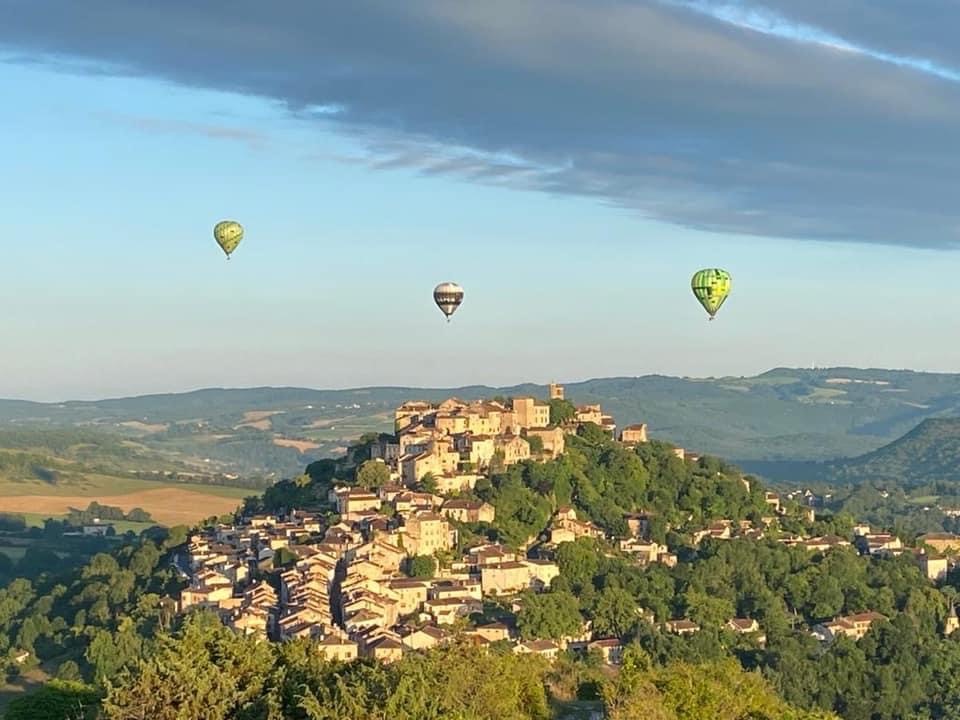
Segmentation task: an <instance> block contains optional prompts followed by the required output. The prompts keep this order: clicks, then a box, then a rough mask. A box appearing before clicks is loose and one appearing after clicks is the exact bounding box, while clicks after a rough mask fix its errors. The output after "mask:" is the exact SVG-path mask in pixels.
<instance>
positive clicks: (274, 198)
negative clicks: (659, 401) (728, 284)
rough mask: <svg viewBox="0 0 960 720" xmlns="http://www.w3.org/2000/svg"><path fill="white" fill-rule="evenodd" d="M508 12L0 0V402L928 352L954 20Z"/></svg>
mask: <svg viewBox="0 0 960 720" xmlns="http://www.w3.org/2000/svg"><path fill="white" fill-rule="evenodd" d="M542 2H543V0H516V1H515V2H511V3H506V2H503V3H501V2H499V0H491V2H489V3H486V4H484V5H483V6H482V8H481V6H474V7H472V8H470V9H467V8H465V7H459V6H457V5H456V4H449V3H442V2H430V1H429V0H411V2H410V4H409V5H408V6H407V10H406V11H405V12H403V13H397V14H396V15H394V14H392V11H389V10H388V9H387V8H388V7H389V6H388V5H385V4H383V3H382V2H375V1H374V0H362V1H359V2H357V3H356V4H355V5H352V6H351V11H341V10H334V9H328V10H327V11H326V13H327V14H326V15H323V14H322V13H320V11H318V10H316V8H317V7H318V5H319V4H313V3H307V2H305V0H304V2H300V1H299V0H297V1H294V0H291V1H290V2H289V4H288V6H287V9H288V11H289V12H287V13H285V14H273V15H264V14H262V13H263V12H264V11H263V9H262V8H263V7H265V6H262V4H256V3H252V2H251V3H246V2H240V3H236V4H233V5H231V7H235V8H236V11H235V12H236V15H234V16H230V17H231V19H228V20H226V21H223V23H222V27H219V29H218V32H217V34H216V37H214V38H212V39H210V40H209V42H208V41H207V38H205V37H204V36H203V33H204V32H205V28H206V27H207V26H206V25H205V23H212V22H214V20H215V18H213V16H212V15H211V16H210V17H207V16H205V15H204V14H203V12H204V11H202V10H198V9H196V8H195V7H194V6H193V5H191V4H187V3H181V2H170V3H163V4H159V3H158V4H157V5H156V6H155V7H152V8H151V6H150V5H149V4H143V3H133V2H124V1H121V0H95V2H91V3H90V4H89V5H85V6H84V8H85V10H87V11H88V12H87V14H85V15H83V16H82V17H71V14H70V13H71V11H72V8H73V7H75V6H72V5H67V4H64V5H63V7H62V8H60V11H59V12H54V11H55V10H56V6H58V5H59V3H58V2H56V0H43V2H37V3H35V4H23V3H15V2H13V0H0V15H2V16H3V17H5V18H8V19H9V18H12V22H9V23H5V24H4V26H3V28H0V58H2V62H0V86H2V87H4V88H5V89H6V92H5V96H4V97H5V100H4V112H3V113H0V138H3V139H2V140H0V154H2V156H3V158H4V167H5V169H6V171H7V172H5V173H4V179H3V181H2V182H3V188H2V190H3V197H4V200H5V202H4V203H3V206H4V210H3V216H2V217H3V222H2V225H3V230H4V233H3V235H4V238H5V240H4V241H3V246H4V258H5V262H4V263H2V264H0V302H2V303H3V306H4V307H5V308H7V311H6V312H5V313H4V321H3V327H4V337H5V338H6V340H7V347H6V351H5V352H4V353H2V355H0V396H4V397H20V398H30V399H43V400H54V399H65V398H96V397H103V396H116V395H127V394H137V393H144V392H157V391H177V390H185V389H192V388H196V387H204V386H233V387H235V386H253V385H304V386H312V387H349V386H359V385H373V384H411V385H431V386H436V385H446V386H450V385H459V384H472V383H490V384H511V383H515V382H522V381H527V380H530V381H538V382H545V381H549V380H552V379H556V380H560V381H574V380H579V379H586V378H589V377H601V376H609V375H641V374H646V373H653V372H658V373H667V374H675V375H697V376H710V375H726V374H736V375H739V374H752V373H754V372H759V371H763V370H765V369H768V368H770V367H773V366H779V365H789V366H798V365H802V366H806V365H810V364H811V363H816V364H818V365H820V366H824V365H832V364H847V365H857V366H873V367H879V366H882V367H911V368H916V369H932V370H943V371H952V370H956V369H957V368H958V367H960V344H958V342H957V341H956V340H955V338H954V333H953V332H952V330H951V328H952V326H953V323H954V315H955V311H954V309H953V307H952V305H951V303H950V302H949V299H950V295H949V281H950V278H951V276H952V275H954V274H955V273H954V271H953V270H952V267H953V266H954V264H955V263H957V262H960V258H958V257H957V254H956V252H955V251H954V249H955V247H956V245H957V242H958V240H960V208H958V206H957V203H956V202H955V200H954V197H955V194H956V177H957V174H958V172H957V171H958V170H960V162H958V161H957V159H956V151H955V149H954V150H953V151H952V152H951V151H950V150H949V148H951V147H953V148H956V147H960V131H958V130H957V128H958V127H960V124H958V122H957V121H958V120H960V83H958V82H957V79H958V78H960V74H957V70H956V68H960V57H957V55H958V51H957V50H956V48H955V47H954V46H953V43H952V42H951V41H950V39H949V35H948V33H946V32H944V31H942V30H940V28H941V27H943V26H948V25H949V19H950V16H949V14H950V13H953V16H954V19H956V20H958V21H960V17H956V16H957V12H956V10H951V8H950V7H949V5H946V4H944V3H943V2H940V1H939V0H929V1H928V0H923V1H922V2H919V5H921V6H926V7H925V9H926V10H927V12H920V13H916V15H917V16H919V17H920V18H921V20H917V19H916V17H915V16H913V17H914V20H913V22H910V23H906V22H902V23H900V24H899V25H898V24H897V22H896V20H897V17H896V15H897V9H898V8H900V9H902V10H903V12H904V13H907V12H909V10H910V8H913V9H914V10H916V8H917V4H916V3H914V4H913V5H910V6H908V5H906V4H901V3H899V2H891V3H890V4H889V6H888V7H887V12H885V13H883V14H882V15H878V14H877V13H873V14H871V9H870V6H869V4H866V5H861V6H860V7H858V6H857V5H858V3H857V2H856V1H855V0H837V5H836V6H833V7H834V8H835V9H834V11H833V12H832V13H829V12H828V13H823V14H817V13H816V12H811V10H810V8H809V7H808V6H807V5H804V4H802V3H799V2H790V1H789V0H771V1H770V2H767V3H765V4H756V5H751V4H746V3H736V2H727V3H711V2H706V1H702V2H701V1H698V2H640V1H637V2H627V1H626V0H600V1H599V2H596V3H589V2H586V1H584V2H580V1H579V0H559V1H558V2H557V3H555V4H553V5H550V6H549V10H548V8H547V6H546V5H543V4H542ZM211 5H216V3H211ZM344 7H347V6H346V5H344ZM161 8H162V9H161ZM921 9H924V8H921ZM44 13H47V14H46V15H44ZM155 13H159V14H155ZM317 13H320V14H317ZM545 13H546V14H545ZM856 13H860V17H861V18H862V21H860V22H856V23H854V22H851V17H852V16H853V15H855V14H856ZM936 13H940V20H939V21H936V18H931V17H930V16H931V14H936ZM50 17H57V18H58V21H49V18H50ZM106 17H109V18H110V19H111V20H110V22H109V23H106V22H104V20H103V18H106ZM906 17H907V16H906V15H904V16H903V17H902V18H901V20H903V19H905V18H906ZM98 18H99V20H98ZM58 22H59V23H61V24H62V28H60V29H58V28H57V27H56V26H57V23H58ZM125 23H126V24H127V25H126V26H125ZM171 28H172V29H173V32H171V31H170V29H171ZM324 33H328V34H329V37H328V36H327V35H325V34H324ZM201 41H202V42H201ZM231 42H232V43H236V44H237V47H238V48H242V50H238V51H237V53H236V54H231V52H230V51H229V50H230V46H231ZM838 48H840V49H838ZM318 108H319V109H318ZM331 109H333V111H332V110H331ZM951 141H953V145H951ZM951 181H952V185H951ZM225 217H232V218H236V219H237V220H240V221H241V222H242V223H243V224H244V225H245V227H246V230H247V236H246V239H245V240H244V243H243V244H242V245H241V247H240V249H239V250H238V251H237V253H236V254H235V256H234V259H233V260H231V261H230V262H229V263H227V262H226V261H225V260H224V259H223V256H222V254H221V253H220V251H219V249H218V248H217V247H216V246H215V245H214V243H213V240H212V237H211V228H212V225H213V224H214V223H215V222H216V221H217V220H219V219H222V218H225ZM715 265H716V266H721V267H725V268H727V269H729V270H730V271H731V272H732V274H733V276H734V292H733V294H732V296H731V298H730V300H729V301H728V303H727V305H726V306H725V307H724V308H723V310H722V311H721V313H720V316H719V317H718V320H717V321H716V322H714V323H710V324H708V323H707V322H706V321H705V317H704V314H703V311H702V310H701V309H700V308H699V307H698V306H697V304H696V302H695V301H694V299H693V297H692V295H691V293H690V289H689V278H690V275H691V274H692V273H693V271H694V270H696V269H698V268H699V267H706V266H715ZM448 279H449V280H454V281H456V282H459V283H461V284H462V285H463V286H464V287H465V289H466V293H467V297H466V301H465V303H464V305H463V306H462V308H461V309H460V311H459V312H458V313H457V315H456V316H455V318H454V321H453V322H452V323H451V324H450V325H447V324H446V323H444V322H443V318H442V316H441V315H440V313H439V311H438V310H437V309H436V308H435V307H434V306H433V304H432V301H431V297H430V292H431V290H432V288H433V286H434V285H435V284H436V283H437V282H440V281H442V280H448Z"/></svg>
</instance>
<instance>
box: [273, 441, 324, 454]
mask: <svg viewBox="0 0 960 720" xmlns="http://www.w3.org/2000/svg"><path fill="white" fill-rule="evenodd" d="M273 444H274V445H276V446H277V447H285V448H293V449H294V450H296V451H297V452H302V453H305V452H307V451H308V450H316V449H317V448H318V447H320V446H319V445H317V443H315V442H311V441H310V440H291V439H290V438H274V439H273Z"/></svg>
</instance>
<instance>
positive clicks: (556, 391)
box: [550, 383, 563, 400]
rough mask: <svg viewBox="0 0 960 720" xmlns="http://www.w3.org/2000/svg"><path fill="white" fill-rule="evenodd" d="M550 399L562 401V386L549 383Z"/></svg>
mask: <svg viewBox="0 0 960 720" xmlns="http://www.w3.org/2000/svg"><path fill="white" fill-rule="evenodd" d="M550 399H551V400H563V385H557V383H550Z"/></svg>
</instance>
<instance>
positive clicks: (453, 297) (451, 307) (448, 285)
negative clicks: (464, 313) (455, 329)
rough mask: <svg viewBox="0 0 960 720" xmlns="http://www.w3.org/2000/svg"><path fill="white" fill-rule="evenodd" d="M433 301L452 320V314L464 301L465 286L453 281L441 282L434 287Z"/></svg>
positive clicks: (448, 319)
mask: <svg viewBox="0 0 960 720" xmlns="http://www.w3.org/2000/svg"><path fill="white" fill-rule="evenodd" d="M433 301H434V302H435V303H436V304H437V307H438V308H440V312H442V313H443V314H444V315H446V316H447V322H450V316H451V315H453V314H454V313H455V312H456V311H457V308H458V307H460V303H462V302H463V288H462V287H460V286H459V285H457V284H456V283H452V282H445V283H440V284H439V285H437V287H435V288H434V289H433Z"/></svg>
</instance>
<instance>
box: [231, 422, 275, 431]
mask: <svg viewBox="0 0 960 720" xmlns="http://www.w3.org/2000/svg"><path fill="white" fill-rule="evenodd" d="M272 427H273V423H272V422H271V421H270V420H251V421H250V422H245V423H241V424H239V425H237V426H236V427H235V428H234V430H239V429H240V428H253V429H254V430H264V431H266V430H270V429H271V428H272Z"/></svg>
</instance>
